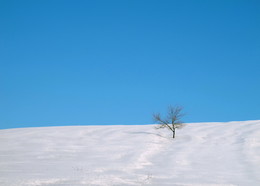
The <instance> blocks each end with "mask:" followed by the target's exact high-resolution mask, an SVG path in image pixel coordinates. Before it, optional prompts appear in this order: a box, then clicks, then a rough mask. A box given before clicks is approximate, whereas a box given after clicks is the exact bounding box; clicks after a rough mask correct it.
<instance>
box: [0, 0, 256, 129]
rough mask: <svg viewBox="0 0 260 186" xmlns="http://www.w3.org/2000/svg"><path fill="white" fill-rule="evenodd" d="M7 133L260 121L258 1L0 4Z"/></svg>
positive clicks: (1, 105)
mask: <svg viewBox="0 0 260 186" xmlns="http://www.w3.org/2000/svg"><path fill="white" fill-rule="evenodd" d="M0 24H1V29H0V51H1V55H0V65H1V66H0V128H2V129H3V128H14V127H37V126H60V125H99V124H100V125H108V124H127V125H129V124H150V123H153V121H152V117H151V116H152V114H153V113H154V112H162V113H163V112H165V110H166V108H167V106H168V105H170V104H172V105H174V104H179V105H182V106H183V107H184V111H185V113H186V117H185V118H184V121H186V122H217V121H221V122H222V121H234V120H256V119H260V109H259V108H260V96H259V95H260V73H259V72H260V34H259V33H260V3H259V1H257V0H255V1H252V0H244V1H238V0H234V1H231V0H223V1H221V0H218V1H193V0H185V1H181V0H179V1H174V0H170V1H166V0H163V1H162V0H158V1H153V0H146V1H144V0H143V1H142V0H141V1H139V0H138V1H134V0H131V1H130V0H128V1H127V0H123V1H122V0H118V1H114V0H110V1H99V0H97V1H64V0H62V1H47V0H45V1H27V0H25V1H12V0H4V1H3V0H1V1H0Z"/></svg>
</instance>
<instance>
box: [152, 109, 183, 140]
mask: <svg viewBox="0 0 260 186" xmlns="http://www.w3.org/2000/svg"><path fill="white" fill-rule="evenodd" d="M182 110H183V107H181V106H169V107H168V113H167V116H166V117H165V118H162V117H161V114H160V113H156V114H153V119H154V121H155V122H157V123H158V126H157V127H156V128H157V129H161V128H167V129H169V130H170V131H172V137H173V138H175V129H176V128H182V127H183V126H184V124H183V122H182V121H181V118H182V117H183V116H184V114H183V112H182Z"/></svg>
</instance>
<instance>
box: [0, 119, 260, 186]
mask: <svg viewBox="0 0 260 186" xmlns="http://www.w3.org/2000/svg"><path fill="white" fill-rule="evenodd" d="M176 135H177V137H176V138H175V139H172V138H171V133H170V131H167V130H163V129H161V130H156V129H155V128H154V125H132V126H116V125H115V126H70V127H43V128H24V129H6V130H0V185H1V186H54V185H55V186H65V185H66V186H83V185H86V186H87V185H90V186H92V185H93V186H94V185H109V186H110V185H118V186H124V185H153V186H189V185H193V186H199V185H200V186H201V185H202V186H210V185H212V186H217V185H221V186H225V185H229V186H233V185H239V186H259V185H260V121H244V122H228V123H189V124H187V125H186V126H185V127H184V128H183V129H180V130H177V133H176Z"/></svg>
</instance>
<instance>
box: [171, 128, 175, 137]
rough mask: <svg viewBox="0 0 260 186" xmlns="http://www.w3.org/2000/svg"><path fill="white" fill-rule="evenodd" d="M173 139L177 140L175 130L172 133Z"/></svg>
mask: <svg viewBox="0 0 260 186" xmlns="http://www.w3.org/2000/svg"><path fill="white" fill-rule="evenodd" d="M172 138H175V129H173V131H172Z"/></svg>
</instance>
